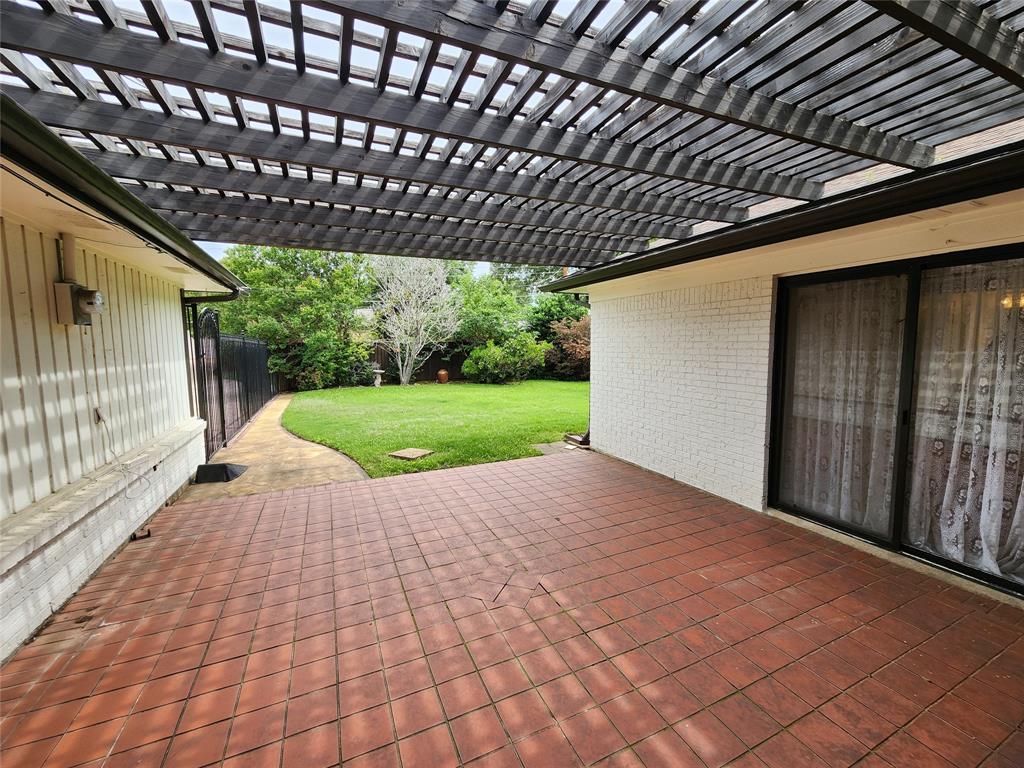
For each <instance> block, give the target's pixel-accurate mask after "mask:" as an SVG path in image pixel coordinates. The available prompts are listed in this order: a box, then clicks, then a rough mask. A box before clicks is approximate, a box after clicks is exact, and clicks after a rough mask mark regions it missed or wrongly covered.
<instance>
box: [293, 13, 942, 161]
mask: <svg viewBox="0 0 1024 768" xmlns="http://www.w3.org/2000/svg"><path fill="white" fill-rule="evenodd" d="M310 4H311V5H316V6H319V7H323V8H329V9H331V10H335V11H339V12H341V13H344V14H347V15H352V16H354V17H356V18H361V19H364V20H367V21H370V22H373V23H376V24H386V25H392V26H395V27H397V28H399V29H403V30H405V31H407V32H410V33H412V34H416V35H420V36H423V37H426V38H428V39H433V40H439V41H442V42H446V43H449V44H452V45H458V46H460V47H463V48H467V49H470V50H476V51H479V52H481V53H486V54H487V55H490V56H494V57H497V58H501V59H504V60H507V61H511V62H513V63H520V64H524V65H526V66H530V67H533V68H536V69H540V70H543V71H545V72H554V73H556V74H558V75H561V76H562V77H568V78H571V79H574V80H581V81H583V82H587V83H590V84H592V85H596V86H599V87H601V88H608V89H610V90H615V91H619V92H621V93H625V94H630V95H632V96H639V97H641V98H645V99H648V100H650V101H655V102H657V103H660V104H665V105H667V106H671V107H676V108H678V109H684V110H689V111H693V112H697V113H699V114H702V115H706V116H708V117H714V118H716V119H719V120H723V121H725V122H729V123H736V124H738V125H743V126H745V127H748V128H754V129H757V130H760V131H765V132H767V133H773V134H776V135H778V136H784V137H786V138H790V139H794V140H797V141H803V142H807V143H810V144H815V145H817V146H823V147H828V148H829V149H835V150H839V151H842V152H848V153H850V154H855V155H859V156H861V157H868V158H871V159H873V160H879V161H882V162H887V163H893V164H897V165H905V166H909V167H914V168H921V167H926V166H928V165H930V164H931V162H932V159H933V157H934V150H933V149H932V148H931V147H929V146H926V145H924V144H920V143H917V142H913V141H909V140H907V139H903V138H901V137H899V136H896V135H893V134H887V133H885V132H883V131H878V130H876V129H874V128H871V127H869V126H864V125H859V124H857V123H853V122H850V121H848V120H843V119H841V118H838V117H834V116H830V115H826V114H823V113H819V112H813V111H811V110H808V109H804V108H802V107H800V106H798V105H795V104H790V103H787V102H785V101H783V100H781V99H777V98H772V97H769V96H765V95H763V94H761V93H758V92H756V91H751V90H748V89H745V88H741V87H739V86H735V85H730V84H728V83H725V82H722V81H719V80H717V79H715V78H713V77H701V76H700V75H698V74H696V73H693V72H689V71H687V70H685V69H682V68H681V67H678V66H675V65H674V64H670V63H667V62H662V61H659V60H658V59H655V58H651V59H647V60H646V61H638V60H637V59H636V58H635V57H630V55H629V54H628V53H626V52H621V51H616V50H611V49H610V48H609V47H608V46H603V45H600V44H599V43H591V42H589V41H587V40H580V41H574V42H571V43H568V42H566V40H565V39H564V37H562V38H560V37H559V36H558V35H557V34H556V33H555V32H554V31H553V30H550V29H547V28H545V27H537V26H536V25H534V24H531V23H529V22H526V21H523V20H521V19H519V18H516V17H513V16H512V15H511V14H503V15H498V14H495V13H494V12H493V10H491V9H489V8H487V6H485V5H483V4H481V3H478V2H475V0H419V1H418V2H416V3H412V4H410V3H403V2H395V1H394V0H375V1H374V2H362V1H361V0H319V1H318V2H314V3H310Z"/></svg>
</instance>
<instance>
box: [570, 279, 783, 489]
mask: <svg viewBox="0 0 1024 768" xmlns="http://www.w3.org/2000/svg"><path fill="white" fill-rule="evenodd" d="M591 312H592V322H593V326H592V334H593V337H592V339H593V340H592V345H591V348H592V355H593V356H592V359H591V381H592V383H591V424H590V427H591V441H592V443H593V445H594V447H595V448H596V449H598V450H600V451H603V452H605V453H608V454H610V455H612V456H617V457H619V458H622V459H625V460H626V461H630V462H633V463H634V464H638V465H640V466H642V467H646V468H648V469H651V470H653V471H655V472H659V473H661V474H663V475H667V476H669V477H672V478H675V479H677V480H680V481H682V482H685V483H689V484H691V485H695V486H697V487H699V488H703V489H705V490H708V491H710V492H712V493H715V494H718V495H720V496H724V497H725V498H727V499H731V500H732V501H736V502H738V503H740V504H744V505H746V506H748V507H752V508H754V509H762V508H763V506H764V495H765V467H766V448H765V446H766V445H767V434H766V432H767V420H768V411H769V407H768V406H769V404H768V397H769V379H770V361H771V354H770V353H771V350H770V340H771V323H772V278H771V277H757V278H751V279H744V280H735V281H731V282H724V283H714V284H710V285H701V286H694V287H687V288H682V289H678V290H671V291H664V292H661V293H648V294H643V295H638V296H629V297H624V298H614V299H606V300H602V299H600V298H599V297H596V296H595V297H593V298H592V309H591Z"/></svg>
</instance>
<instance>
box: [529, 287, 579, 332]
mask: <svg viewBox="0 0 1024 768" xmlns="http://www.w3.org/2000/svg"><path fill="white" fill-rule="evenodd" d="M587 312H588V310H587V305H586V304H584V303H582V302H581V301H580V300H579V299H577V298H576V297H575V296H571V295H569V294H568V293H546V294H544V295H543V296H541V297H540V298H539V299H537V303H536V304H534V305H533V306H532V307H531V308H530V316H529V319H528V326H527V330H529V331H530V332H532V333H533V335H534V336H536V337H537V338H538V339H540V340H541V341H553V340H554V337H555V335H554V331H553V330H552V327H551V326H552V325H553V324H554V323H557V322H561V321H563V320H579V319H580V318H581V317H583V316H584V315H586V314H587Z"/></svg>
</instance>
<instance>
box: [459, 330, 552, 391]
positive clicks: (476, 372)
mask: <svg viewBox="0 0 1024 768" xmlns="http://www.w3.org/2000/svg"><path fill="white" fill-rule="evenodd" d="M550 346H551V345H550V344H547V343H546V342H538V341H537V340H536V339H535V338H534V337H533V335H532V334H529V333H518V334H516V335H515V336H512V337H511V338H509V339H508V340H507V341H506V342H504V343H503V344H495V343H494V342H493V341H488V342H487V344H486V345H484V346H482V347H477V348H476V349H474V350H473V351H472V352H470V353H469V357H468V358H466V362H464V363H463V364H462V372H463V373H464V374H465V375H466V378H467V379H469V380H470V381H477V382H480V383H482V384H506V383H508V382H510V381H522V380H523V379H525V378H527V377H528V376H529V375H530V374H531V373H533V372H535V371H537V370H539V369H540V368H541V366H543V365H544V354H545V353H546V352H547V350H548V348H549V347H550Z"/></svg>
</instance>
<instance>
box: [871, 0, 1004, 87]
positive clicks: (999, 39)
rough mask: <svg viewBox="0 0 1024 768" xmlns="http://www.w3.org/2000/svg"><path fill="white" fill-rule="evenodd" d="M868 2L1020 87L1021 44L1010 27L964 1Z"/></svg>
mask: <svg viewBox="0 0 1024 768" xmlns="http://www.w3.org/2000/svg"><path fill="white" fill-rule="evenodd" d="M871 5H872V6H874V7H875V8H877V9H878V10H880V11H882V12H883V13H886V14H888V15H889V16H892V17H893V18H894V19H896V20H897V21H899V22H901V23H903V24H906V25H907V26H908V27H910V28H911V29H914V30H916V31H918V32H920V33H921V34H922V35H924V36H925V37H930V38H931V39H932V40H935V41H936V42H937V43H939V44H940V45H943V46H945V47H946V48H949V49H950V50H951V51H956V53H958V54H960V55H961V56H963V57H964V58H965V59H970V60H971V61H973V62H974V63H975V64H977V65H978V66H980V67H984V68H985V69H987V70H988V71H990V72H992V73H994V74H996V75H999V77H1001V78H1003V79H1004V80H1006V81H1007V82H1010V83H1013V84H1014V85H1016V86H1017V87H1018V88H1024V44H1022V43H1021V39H1020V36H1019V35H1018V34H1017V33H1016V32H1014V30H1013V29H1011V28H1010V27H1008V26H1007V25H1005V24H1002V23H1001V22H1000V21H999V20H998V19H996V18H993V17H992V15H991V14H990V13H988V12H987V11H986V10H984V9H982V8H979V7H978V6H977V5H975V4H974V3H972V2H965V1H964V0H960V1H957V0H885V2H879V1H878V0H873V1H872V2H871Z"/></svg>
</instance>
